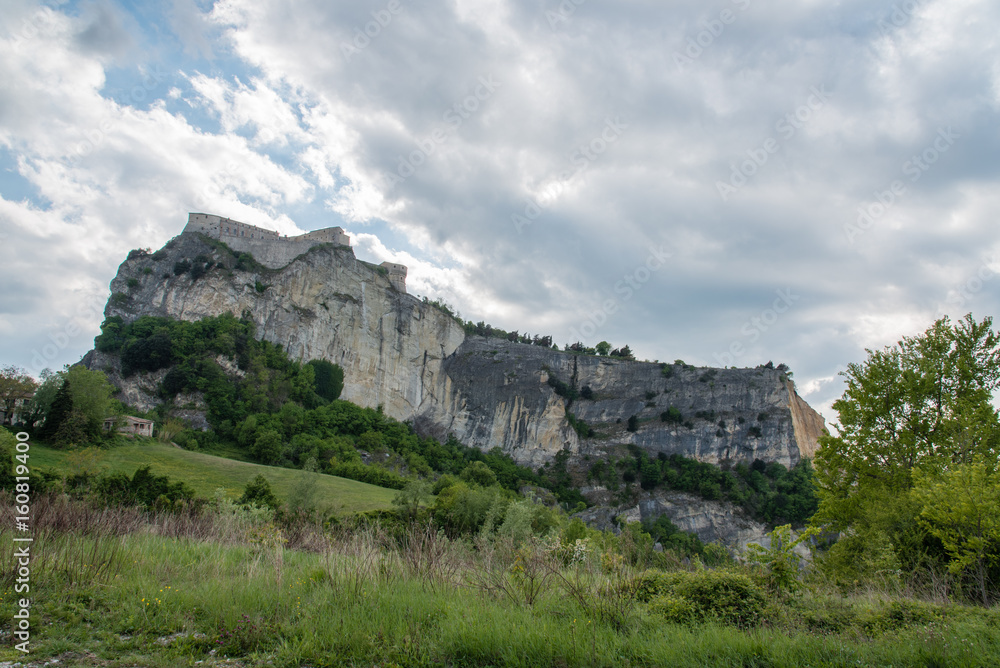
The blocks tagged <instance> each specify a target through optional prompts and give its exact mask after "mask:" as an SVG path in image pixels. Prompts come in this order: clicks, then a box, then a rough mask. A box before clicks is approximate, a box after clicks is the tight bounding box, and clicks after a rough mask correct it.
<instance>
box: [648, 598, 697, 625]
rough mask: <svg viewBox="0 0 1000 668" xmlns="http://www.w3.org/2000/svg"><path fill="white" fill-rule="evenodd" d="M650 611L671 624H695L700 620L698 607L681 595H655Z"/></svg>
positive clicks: (650, 604)
mask: <svg viewBox="0 0 1000 668" xmlns="http://www.w3.org/2000/svg"><path fill="white" fill-rule="evenodd" d="M649 611H650V612H652V613H653V614H654V615H657V616H658V617H662V618H663V619H664V621H667V622H669V623H671V624H693V623H694V622H696V621H698V608H697V607H695V605H694V603H692V602H691V601H689V600H687V599H686V598H681V597H680V596H671V595H669V594H666V595H660V596H655V597H653V599H652V600H651V601H650V602H649Z"/></svg>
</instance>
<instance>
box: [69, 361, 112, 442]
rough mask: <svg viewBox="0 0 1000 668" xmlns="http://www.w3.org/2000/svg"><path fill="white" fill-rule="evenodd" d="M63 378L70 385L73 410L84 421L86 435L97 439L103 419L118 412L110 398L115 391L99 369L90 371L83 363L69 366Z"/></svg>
mask: <svg viewBox="0 0 1000 668" xmlns="http://www.w3.org/2000/svg"><path fill="white" fill-rule="evenodd" d="M64 378H65V379H66V382H67V383H68V384H69V386H70V395H71V396H72V397H73V411H74V412H78V413H80V414H81V415H82V416H83V418H84V420H85V421H86V427H85V428H86V430H87V436H88V437H89V438H90V439H91V440H98V439H99V438H100V436H101V429H102V427H103V426H104V419H105V418H107V417H111V416H112V415H113V414H115V413H117V412H120V410H119V406H118V404H117V402H115V401H113V400H112V396H113V395H114V393H115V392H116V390H115V388H114V386H113V385H111V383H110V382H108V377H107V376H105V375H104V373H103V372H101V371H90V370H89V369H87V368H86V367H84V366H83V365H79V364H78V365H76V366H71V367H69V368H68V369H67V370H66V371H65V372H64Z"/></svg>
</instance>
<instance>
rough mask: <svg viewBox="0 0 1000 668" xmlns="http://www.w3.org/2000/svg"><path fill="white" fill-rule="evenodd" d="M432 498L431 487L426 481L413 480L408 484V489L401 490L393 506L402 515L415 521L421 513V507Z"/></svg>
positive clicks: (393, 501) (394, 499)
mask: <svg viewBox="0 0 1000 668" xmlns="http://www.w3.org/2000/svg"><path fill="white" fill-rule="evenodd" d="M430 498H431V486H430V484H429V483H427V482H426V481H424V480H411V481H409V482H408V483H406V487H404V488H403V489H401V490H399V493H398V494H396V496H395V498H393V500H392V505H393V506H395V507H396V510H397V511H398V512H399V514H400V515H402V516H403V517H405V518H407V519H410V520H412V519H414V518H416V516H417V513H418V512H420V506H422V505H423V504H424V503H426V502H427V501H429V500H430Z"/></svg>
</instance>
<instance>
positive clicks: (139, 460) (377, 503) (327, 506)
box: [31, 441, 396, 513]
mask: <svg viewBox="0 0 1000 668" xmlns="http://www.w3.org/2000/svg"><path fill="white" fill-rule="evenodd" d="M31 464H32V466H33V467H34V468H35V469H48V470H51V471H55V472H58V473H60V474H61V475H71V474H74V473H79V472H81V471H82V470H88V471H90V472H92V473H101V472H103V473H125V474H126V475H130V476H131V475H132V474H133V473H135V471H136V469H138V468H139V467H142V466H149V467H150V470H151V471H152V472H153V473H155V474H157V475H165V476H167V477H169V478H170V479H171V480H183V481H184V482H185V483H186V484H188V485H190V486H191V488H192V489H194V491H195V492H196V493H197V495H198V496H201V497H204V498H208V499H211V498H213V497H214V495H215V490H216V489H219V488H222V489H224V490H225V491H226V495H227V496H228V497H230V498H236V497H239V496H240V494H242V493H243V488H244V487H245V486H246V484H247V482H248V481H249V480H250V479H251V478H253V477H254V476H256V475H257V474H261V475H263V476H264V477H265V478H267V481H268V483H270V485H271V489H272V490H273V491H274V493H275V494H276V495H277V496H278V497H279V499H281V500H282V501H284V500H287V499H288V498H289V495H290V494H291V493H292V491H293V490H294V489H295V488H296V486H300V485H303V484H305V485H315V487H314V488H313V489H314V497H313V498H314V499H315V505H316V507H317V508H319V509H321V510H325V511H329V512H333V513H345V512H346V513H352V512H363V511H366V510H379V509H384V508H389V507H391V505H392V499H393V497H394V496H395V494H396V492H395V490H391V489H386V488H384V487H376V486H375V485H369V484H366V483H362V482H356V481H354V480H348V479H346V478H338V477H336V476H331V475H325V474H321V473H310V472H306V471H296V470H293V469H286V468H279V467H275V466H262V465H260V464H251V463H249V462H241V461H236V460H234V459H229V458H228V457H219V456H216V455H210V454H205V453H201V452H191V451H188V450H183V449H181V448H178V447H175V446H173V445H168V444H164V443H160V442H156V441H137V442H136V443H134V444H130V445H123V446H120V447H114V448H107V449H103V448H85V449H73V450H57V449H55V448H50V447H47V446H44V445H40V444H38V443H37V442H36V443H35V444H33V445H32V447H31Z"/></svg>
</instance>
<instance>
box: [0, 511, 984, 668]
mask: <svg viewBox="0 0 1000 668" xmlns="http://www.w3.org/2000/svg"><path fill="white" fill-rule="evenodd" d="M5 501H7V500H6V499H0V507H2V508H5V509H6V508H8V507H9V505H10V504H8V503H5ZM45 504H48V505H45ZM35 507H36V508H37V509H38V510H39V512H38V513H37V514H36V525H35V534H36V536H38V537H40V539H38V541H37V542H36V544H35V546H34V547H33V556H34V558H37V561H33V563H32V592H31V596H32V599H33V601H34V606H33V608H32V615H33V617H32V619H33V622H32V624H33V626H32V628H33V631H34V632H35V634H36V635H35V636H34V637H33V644H32V647H33V653H32V657H31V658H32V660H33V661H39V662H41V661H42V660H45V659H49V658H53V657H59V656H62V657H63V664H66V663H70V664H71V665H109V666H116V665H120V666H126V665H129V666H135V665H142V666H183V665H195V664H197V662H203V663H202V664H200V665H211V664H212V663H213V662H218V663H221V662H222V661H224V657H227V656H228V657H237V658H238V660H239V662H240V663H241V664H242V665H247V666H251V665H254V666H256V665H260V666H264V665H268V666H277V667H281V666H305V665H308V666H314V667H320V666H337V665H386V666H388V665H400V666H431V665H442V664H443V665H454V666H487V665H511V666H541V665H560V666H563V665H564V666H623V665H644V666H653V665H672V666H706V665H717V666H737V665H738V666H802V665H832V666H848V665H850V666H857V665H890V664H891V665H896V666H907V665H914V666H916V665H948V666H986V665H996V664H997V663H998V662H1000V611H996V610H994V611H989V610H982V609H975V608H966V607H962V606H955V605H938V604H935V603H933V602H928V601H912V600H905V599H899V598H898V597H897V598H885V597H881V596H879V595H875V594H872V595H871V596H867V597H858V598H843V597H840V596H838V595H836V594H835V593H832V592H827V593H822V592H815V593H807V594H805V595H803V596H801V597H799V598H794V599H793V598H790V599H788V600H785V601H774V602H773V603H772V605H771V607H770V608H769V609H768V612H767V615H766V622H765V623H764V624H763V625H761V626H758V627H756V628H752V629H749V630H740V629H737V628H734V627H731V626H725V625H720V624H717V623H711V622H709V623H703V624H695V625H675V624H667V623H665V622H664V621H663V620H662V619H661V618H659V617H657V616H656V615H655V614H654V613H653V612H651V608H650V607H649V606H647V605H646V604H644V603H641V602H639V601H637V600H636V597H635V596H634V595H633V594H632V592H631V591H630V587H631V586H632V583H633V582H634V580H635V578H634V576H635V575H636V572H635V569H634V568H633V567H630V566H628V564H627V563H626V562H625V561H624V560H620V559H616V558H614V556H613V555H612V554H610V553H607V552H605V553H602V552H601V551H599V550H596V549H592V550H590V551H589V554H586V555H585V556H583V557H581V556H580V555H581V551H579V550H576V551H574V550H573V549H567V548H566V547H565V546H560V545H559V544H558V543H556V542H554V541H542V540H535V541H527V542H524V543H520V544H517V543H513V542H510V541H504V540H489V539H486V538H479V539H478V540H477V541H475V542H473V541H467V540H450V539H448V538H446V537H445V536H444V535H443V534H441V533H439V532H437V531H436V530H435V529H434V528H433V527H429V526H426V525H412V526H410V527H408V528H405V529H397V530H392V531H389V530H386V529H382V528H380V527H377V526H361V527H357V528H355V529H353V530H349V529H344V528H341V529H337V530H335V531H333V532H330V531H324V530H323V529H322V527H321V526H319V525H317V524H315V523H312V524H310V523H309V522H308V521H305V520H302V521H301V523H300V524H299V525H294V524H293V525H279V524H277V523H275V522H274V521H273V519H272V518H270V517H267V516H254V515H252V514H247V513H241V512H240V511H238V510H234V509H233V508H230V507H226V506H225V505H221V506H219V507H218V509H217V510H216V511H214V512H211V513H205V514H203V515H201V516H195V515H190V516H186V515H167V514H153V515H145V514H142V513H140V512H138V511H134V510H129V509H100V508H93V507H89V506H87V505H86V504H85V503H82V502H78V501H72V500H70V499H67V498H64V497H53V498H49V499H44V500H43V499H39V500H38V501H37V502H36V503H35ZM4 513H8V511H6V510H4ZM7 520H9V517H6V516H4V517H3V518H2V519H0V521H2V522H3V524H2V525H0V526H3V527H9V526H10V522H9V521H7ZM293 535H297V536H298V538H294V539H293V538H292V536H293ZM9 538H10V534H9V531H8V532H6V533H5V532H3V530H2V529H0V552H2V553H0V560H2V561H0V577H2V580H0V589H2V592H0V594H2V598H0V618H7V619H9V615H10V614H12V612H13V610H14V608H13V601H12V594H11V592H10V586H9V583H10V572H11V571H10V568H11V563H12V561H13V558H12V548H11V547H10V546H11V545H12V543H11V541H10V540H9ZM286 541H287V542H286ZM293 544H294V545H293ZM8 638H9V637H8ZM3 644H4V645H5V647H4V648H3V649H0V661H2V660H15V659H17V660H20V659H22V657H21V656H20V654H19V653H17V652H15V651H14V650H13V649H12V648H11V641H10V640H9V639H5V640H4V642H3ZM213 651H214V654H213ZM67 653H69V655H71V656H72V657H73V658H72V659H70V660H68V661H67V660H65V657H66V656H68V655H67ZM230 665H233V664H230Z"/></svg>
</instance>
